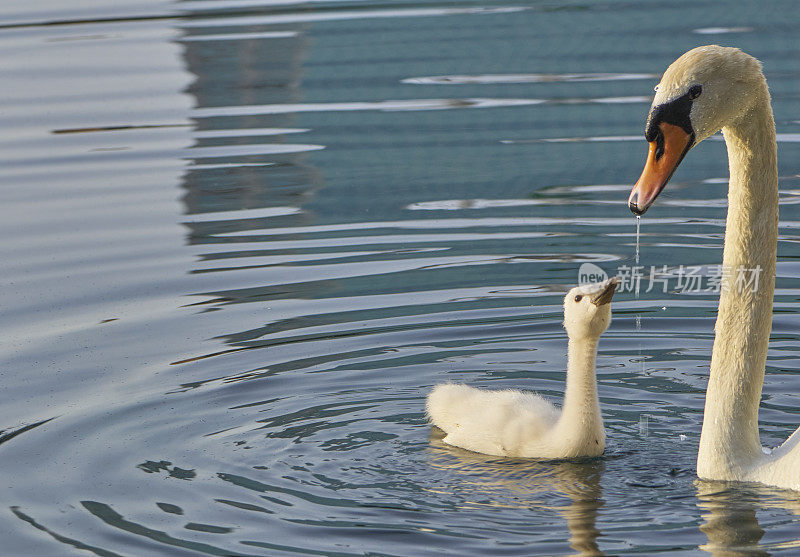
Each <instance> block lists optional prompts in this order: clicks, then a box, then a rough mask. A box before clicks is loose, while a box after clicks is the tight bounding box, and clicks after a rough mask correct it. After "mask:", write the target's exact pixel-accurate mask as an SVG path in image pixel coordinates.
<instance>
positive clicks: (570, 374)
mask: <svg viewBox="0 0 800 557" xmlns="http://www.w3.org/2000/svg"><path fill="white" fill-rule="evenodd" d="M598 340H599V339H596V338H587V337H581V338H570V339H569V348H568V352H567V386H566V389H565V390H564V405H563V407H562V408H561V418H560V419H559V421H558V425H557V426H556V429H558V430H561V431H563V432H564V433H566V431H567V430H571V431H576V430H580V431H581V432H582V433H585V434H586V435H587V436H595V437H596V435H594V434H595V433H596V432H597V429H598V428H599V429H600V430H601V431H602V429H603V419H602V417H601V415H600V402H599V401H598V399H597V379H596V377H595V369H594V366H595V360H596V359H597V342H598ZM603 442H604V441H603Z"/></svg>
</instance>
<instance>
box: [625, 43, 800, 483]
mask: <svg viewBox="0 0 800 557" xmlns="http://www.w3.org/2000/svg"><path fill="white" fill-rule="evenodd" d="M720 129H722V134H723V136H724V137H725V143H726V145H727V147H728V163H729V166H730V185H729V189H728V218H727V222H726V229H725V249H724V254H723V259H722V264H723V269H725V270H727V271H729V272H736V270H738V269H747V270H751V269H757V268H758V267H760V268H761V273H760V280H759V284H758V288H757V289H756V288H735V287H733V285H731V288H729V289H727V290H726V289H723V292H722V293H721V294H720V299H719V313H718V315H717V324H716V328H715V331H716V336H715V338H714V349H713V352H712V356H711V374H710V377H709V380H708V389H707V392H706V407H705V414H704V417H703V430H702V433H701V434H700V450H699V453H698V455H697V475H698V476H700V477H701V478H705V479H711V480H733V481H753V482H761V483H765V484H769V485H774V486H779V487H783V488H789V489H796V490H800V430H798V431H795V432H794V433H793V434H792V436H791V437H789V439H788V440H787V441H786V442H785V443H784V444H783V445H781V446H780V447H778V448H776V449H774V450H773V451H771V453H770V454H765V453H766V451H763V450H762V448H761V442H760V441H759V436H758V406H759V402H760V399H761V388H762V386H763V383H764V366H765V364H766V359H767V347H768V345H769V334H770V330H771V328H772V297H773V294H774V292H775V258H776V253H777V243H778V168H777V146H776V143H775V122H774V120H773V117H772V108H771V107H770V98H769V90H768V89H767V82H766V80H765V79H764V75H763V74H762V73H761V63H760V62H759V61H758V60H756V59H755V58H753V57H752V56H749V55H747V54H745V53H744V52H742V51H741V50H739V49H736V48H723V47H719V46H702V47H699V48H695V49H693V50H690V51H689V52H687V53H686V54H684V55H683V56H681V57H680V58H678V59H677V60H676V61H675V62H673V63H672V65H671V66H670V67H669V68H667V71H666V72H665V73H664V76H663V77H662V78H661V82H660V83H659V85H658V87H657V88H656V95H655V99H654V100H653V106H652V108H651V110H650V114H649V116H648V119H647V127H646V132H645V138H646V139H647V141H648V142H649V143H650V150H649V153H648V155H647V161H646V162H645V167H644V171H643V172H642V176H641V177H640V178H639V181H638V182H636V185H635V186H634V187H633V191H632V192H631V196H630V198H629V200H628V204H629V205H630V208H631V211H633V212H634V213H636V214H637V215H641V214H643V213H644V212H645V211H647V209H648V208H649V207H650V205H652V204H653V201H655V199H656V197H657V196H658V194H659V193H660V192H661V190H662V189H663V188H664V186H665V185H666V183H667V181H668V180H669V179H670V177H671V176H672V173H673V172H674V171H675V169H676V168H677V166H678V164H680V162H681V160H682V159H683V157H684V155H685V154H686V152H687V151H689V149H691V148H692V147H693V146H694V145H697V144H698V143H699V142H700V141H702V140H703V139H705V138H707V137H709V136H710V135H712V134H713V133H715V132H717V131H718V130H720ZM752 290H755V291H752Z"/></svg>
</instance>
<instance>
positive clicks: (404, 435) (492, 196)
mask: <svg viewBox="0 0 800 557" xmlns="http://www.w3.org/2000/svg"><path fill="white" fill-rule="evenodd" d="M799 33H800V20H798V18H797V6H796V5H795V3H794V2H792V1H788V0H784V1H778V2H771V3H769V4H765V5H757V4H756V3H752V4H745V3H740V2H733V1H712V0H698V1H694V2H669V3H664V2H656V1H647V2H625V1H612V0H606V1H575V2H572V1H565V2H549V3H548V2H531V1H527V2H524V1H518V0H509V1H504V2H503V1H496V2H495V1H493V0H481V1H462V2H444V1H441V2H436V1H426V0H415V1H405V0H398V1H393V2H374V1H372V2H370V1H357V0H344V1H336V0H326V1H319V2H314V1H310V2H293V1H292V0H230V1H226V0H221V1H214V2H212V1H210V0H197V1H190V2H177V3H170V2H164V1H159V0H148V1H133V0H121V1H116V2H101V1H72V2H63V1H62V0H39V1H37V2H28V3H23V2H6V3H4V4H3V5H2V6H0V70H1V71H0V75H2V76H3V79H2V85H0V122H2V126H0V160H2V163H1V164H0V177H1V178H2V183H3V188H2V190H1V192H0V207H2V219H0V230H2V234H1V235H0V253H2V261H3V287H2V289H0V311H2V315H3V342H2V345H0V357H2V365H0V381H1V382H2V399H3V404H2V407H0V408H1V409H0V430H2V431H0V443H1V444H0V469H2V470H3V482H2V483H3V485H2V506H0V533H1V534H2V540H3V542H2V543H3V547H4V549H3V552H7V553H4V554H8V555H36V556H50V555H53V556H64V555H89V554H95V555H101V556H112V555H125V556H144V555H200V554H209V555H227V556H234V555H236V556H239V555H269V556H272V555H288V554H301V555H409V556H422V555H441V554H447V553H449V554H453V555H526V556H527V555H565V554H580V553H583V554H587V555H592V554H603V553H604V554H609V555H615V554H632V555H653V554H657V553H662V552H663V553H670V554H677V555H696V554H704V553H705V552H711V553H715V552H716V553H718V554H723V553H725V552H726V551H733V552H737V551H738V552H739V553H738V554H748V555H750V554H764V555H766V554H771V553H778V552H781V551H785V552H786V553H787V554H797V552H798V551H800V495H798V494H797V493H793V492H785V491H780V490H772V489H768V488H761V487H757V486H746V485H726V484H714V483H708V482H699V481H697V480H696V477H695V458H696V453H697V444H698V438H699V433H700V426H701V422H702V410H703V401H704V389H705V386H706V381H707V377H708V365H709V360H710V352H711V343H712V340H713V324H714V318H715V312H716V300H717V294H715V293H714V292H713V291H706V290H702V291H698V292H681V291H680V289H679V288H678V287H677V283H676V282H675V281H673V282H670V284H669V285H668V288H667V291H666V292H664V291H663V288H662V285H661V284H656V285H654V286H655V287H654V288H651V289H650V290H649V291H648V286H650V285H649V284H648V280H647V278H645V280H644V281H643V282H642V284H641V292H640V295H639V298H638V299H637V298H636V296H635V295H634V294H633V293H632V292H623V293H620V294H618V295H617V296H616V299H615V301H614V314H615V317H614V321H613V323H612V326H611V328H610V329H609V331H608V333H607V334H606V335H605V336H604V337H603V339H602V341H601V343H600V355H599V358H598V370H597V373H598V379H599V392H600V399H601V404H602V411H603V415H604V418H605V421H606V426H607V431H608V439H609V441H608V447H607V449H606V453H605V455H604V456H603V457H602V458H599V459H594V460H587V461H583V462H558V463H553V462H537V461H525V460H513V459H501V458H495V457H484V456H480V455H476V454H471V453H468V452H465V451H461V450H458V449H454V448H451V447H447V446H445V445H443V444H442V442H441V440H440V434H437V433H436V432H431V427H430V426H429V425H428V424H427V422H426V419H425V416H424V398H425V395H426V394H427V392H428V391H429V389H430V388H431V386H432V385H434V384H436V383H440V382H444V381H461V382H466V383H468V384H470V385H474V386H483V387H490V388H511V387H515V388H525V389H532V390H537V391H539V392H541V393H543V394H545V395H546V396H548V397H551V398H553V399H555V400H556V401H560V397H561V395H562V392H563V381H564V371H563V370H564V369H565V363H566V355H565V354H566V335H565V333H564V331H563V329H562V327H561V323H560V321H561V308H560V304H561V297H562V296H563V292H565V291H566V289H567V288H569V287H570V286H572V285H574V284H575V283H576V282H577V280H578V268H579V266H580V265H581V264H583V263H587V262H590V263H594V264H596V265H598V266H600V267H601V268H602V269H604V270H605V271H607V272H609V273H613V272H616V271H617V270H618V269H619V268H621V267H623V266H630V265H632V264H633V262H634V251H635V246H636V237H635V231H636V221H635V219H634V217H633V216H632V215H631V213H630V211H629V210H628V208H627V205H626V201H627V196H628V192H629V190H630V187H631V184H632V183H633V182H634V181H635V180H636V178H637V177H638V176H639V173H640V172H641V168H642V165H643V163H644V158H645V154H646V151H647V146H646V143H645V141H644V139H643V128H644V119H645V115H646V113H647V110H648V106H649V102H650V98H651V95H652V89H653V86H654V85H655V84H656V83H657V81H658V76H659V75H660V73H661V72H662V71H663V70H664V68H666V66H667V65H668V64H669V63H670V62H671V61H672V60H674V59H675V58H676V57H677V56H679V55H680V54H681V53H683V52H684V51H685V50H688V49H689V48H692V47H694V46H697V45H701V44H708V43H718V44H723V45H730V46H738V47H741V48H742V49H744V50H745V51H747V52H749V53H751V54H753V55H755V56H757V57H758V58H760V59H761V60H762V61H763V62H764V67H765V72H766V75H767V79H768V80H769V83H770V86H771V90H772V94H773V103H774V109H775V117H776V122H777V128H778V134H779V166H780V168H779V172H780V177H781V178H780V187H781V200H782V204H781V228H780V243H779V260H778V279H777V282H778V284H777V292H776V304H775V321H774V331H773V336H772V340H771V347H770V355H769V361H768V369H767V379H766V384H765V387H764V396H763V403H762V408H761V434H762V440H763V442H764V443H766V444H777V443H780V442H781V441H782V440H783V439H785V438H786V436H787V435H789V434H790V433H791V432H792V431H793V430H794V429H795V428H796V426H797V425H798V424H800V305H798V300H800V205H798V203H800V177H799V176H798V161H800V143H798V142H800V93H799V92H798V91H800V87H798V84H799V82H800V79H799V78H800V43H799V42H798V41H797V37H798V34H799ZM718 139H719V138H717V140H715V141H708V142H705V143H703V144H702V145H701V146H699V147H698V148H696V149H694V150H693V151H692V153H690V154H689V156H688V157H687V159H686V161H685V162H684V163H683V165H682V166H681V168H680V170H679V171H678V172H677V173H676V175H675V177H674V178H673V181H672V183H671V184H670V186H669V187H668V188H667V190H666V191H665V193H664V194H663V195H662V196H661V198H660V199H659V200H658V202H657V203H656V206H655V207H654V208H653V209H652V210H651V211H650V212H648V214H647V216H646V217H645V218H644V219H643V220H642V226H641V233H642V235H641V263H640V264H641V265H643V266H644V267H645V269H646V273H649V269H650V266H651V265H652V266H658V267H659V268H660V266H661V265H669V266H670V267H671V268H680V266H681V265H683V266H685V267H687V268H688V267H689V266H707V265H709V266H713V265H715V264H718V263H720V261H721V255H722V250H721V245H722V244H721V242H722V234H723V231H724V216H725V211H726V201H725V195H726V188H727V182H726V179H727V160H726V157H725V150H724V144H723V142H721V141H719V140H718ZM706 269H708V268H706ZM703 280H706V281H709V280H711V277H710V275H708V274H706V275H704V279H703ZM703 286H707V285H706V284H704V285H703ZM637 323H640V325H641V330H638V329H637ZM726 554H730V553H726Z"/></svg>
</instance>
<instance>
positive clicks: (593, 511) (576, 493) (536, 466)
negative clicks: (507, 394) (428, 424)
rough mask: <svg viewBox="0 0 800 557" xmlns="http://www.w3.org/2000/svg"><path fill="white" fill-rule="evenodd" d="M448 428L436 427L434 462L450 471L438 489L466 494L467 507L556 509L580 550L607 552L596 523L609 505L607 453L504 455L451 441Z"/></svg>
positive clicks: (583, 552)
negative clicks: (548, 457) (559, 457)
mask: <svg viewBox="0 0 800 557" xmlns="http://www.w3.org/2000/svg"><path fill="white" fill-rule="evenodd" d="M442 433H443V432H441V431H439V430H438V429H436V428H434V430H433V432H432V436H431V448H430V452H431V460H430V464H431V466H432V467H433V468H435V469H438V470H444V471H447V472H449V474H448V475H447V477H446V482H447V483H446V485H443V486H442V487H441V488H439V489H436V492H438V493H443V492H444V493H447V495H448V496H450V497H452V496H454V495H455V496H459V495H460V496H462V497H464V498H465V499H464V500H463V501H462V503H461V506H462V507H464V508H469V507H471V506H489V507H497V506H499V507H504V508H508V509H529V510H530V509H536V510H540V511H544V512H551V511H555V512H556V513H557V514H558V515H560V516H561V518H562V519H563V520H564V521H565V523H566V528H567V531H568V532H569V539H568V542H569V546H570V547H571V548H572V549H573V550H574V552H575V554H577V555H603V553H602V552H601V551H600V550H599V548H598V545H597V538H598V536H600V535H601V534H600V531H599V530H598V529H597V527H596V524H595V523H596V520H597V517H598V514H599V510H600V509H601V508H602V506H603V499H602V495H603V490H602V487H601V483H600V480H601V477H602V474H603V470H604V469H605V464H604V462H603V460H602V459H586V460H580V461H536V460H522V459H498V458H497V457H490V456H486V455H481V454H478V453H472V452H469V451H465V450H462V449H458V448H455V447H452V446H450V445H445V444H444V443H443V442H442V438H443V435H442ZM556 528H557V527H556ZM542 550H543V552H544V551H545V550H544V548H542Z"/></svg>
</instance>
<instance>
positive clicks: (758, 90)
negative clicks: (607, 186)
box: [628, 45, 769, 215]
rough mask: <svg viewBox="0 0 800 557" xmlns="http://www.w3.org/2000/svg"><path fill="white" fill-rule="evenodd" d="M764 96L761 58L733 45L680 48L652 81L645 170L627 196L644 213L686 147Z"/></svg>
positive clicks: (732, 120) (634, 208) (632, 206)
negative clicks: (656, 80) (655, 82)
mask: <svg viewBox="0 0 800 557" xmlns="http://www.w3.org/2000/svg"><path fill="white" fill-rule="evenodd" d="M763 99H769V91H768V89H767V82H766V80H765V79H764V74H763V73H762V72H761V62H759V61H758V60H756V59H755V58H753V57H752V56H750V55H749V54H746V53H744V52H742V51H741V50H739V49H738V48H729V47H722V46H717V45H709V46H700V47H697V48H694V49H692V50H690V51H689V52H686V53H685V54H683V55H682V56H681V57H680V58H678V59H677V60H675V61H674V62H673V63H672V64H670V66H669V67H668V68H667V71H665V72H664V75H663V76H662V77H661V82H660V83H659V84H658V85H657V86H656V94H655V97H654V98H653V105H652V107H651V108H650V114H649V115H648V117H647V125H646V127H645V139H646V140H647V141H648V143H649V144H650V148H649V152H648V155H647V161H646V162H645V167H644V170H643V171H642V175H641V177H640V178H639V181H638V182H636V185H635V186H634V187H633V190H632V191H631V195H630V197H629V198H628V205H629V206H630V209H631V211H633V212H634V213H635V214H637V215H642V214H644V212H645V211H647V209H648V208H649V207H650V205H652V204H653V202H654V201H655V200H656V197H658V194H659V193H661V190H663V189H664V186H666V185H667V182H668V181H669V179H670V178H671V177H672V174H673V173H674V172H675V170H676V169H677V168H678V165H679V164H680V163H681V161H682V160H683V157H684V156H685V155H686V153H688V152H689V150H690V149H691V148H692V147H694V146H695V145H697V144H698V143H700V142H701V141H703V140H704V139H706V138H707V137H709V136H711V135H713V134H715V133H717V132H718V131H719V130H720V129H722V128H723V127H725V126H728V125H731V124H734V123H735V122H736V121H737V120H739V119H740V118H742V117H743V116H744V115H745V114H747V113H748V112H749V111H750V110H752V108H753V106H754V104H755V103H756V102H759V101H762V102H763Z"/></svg>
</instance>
